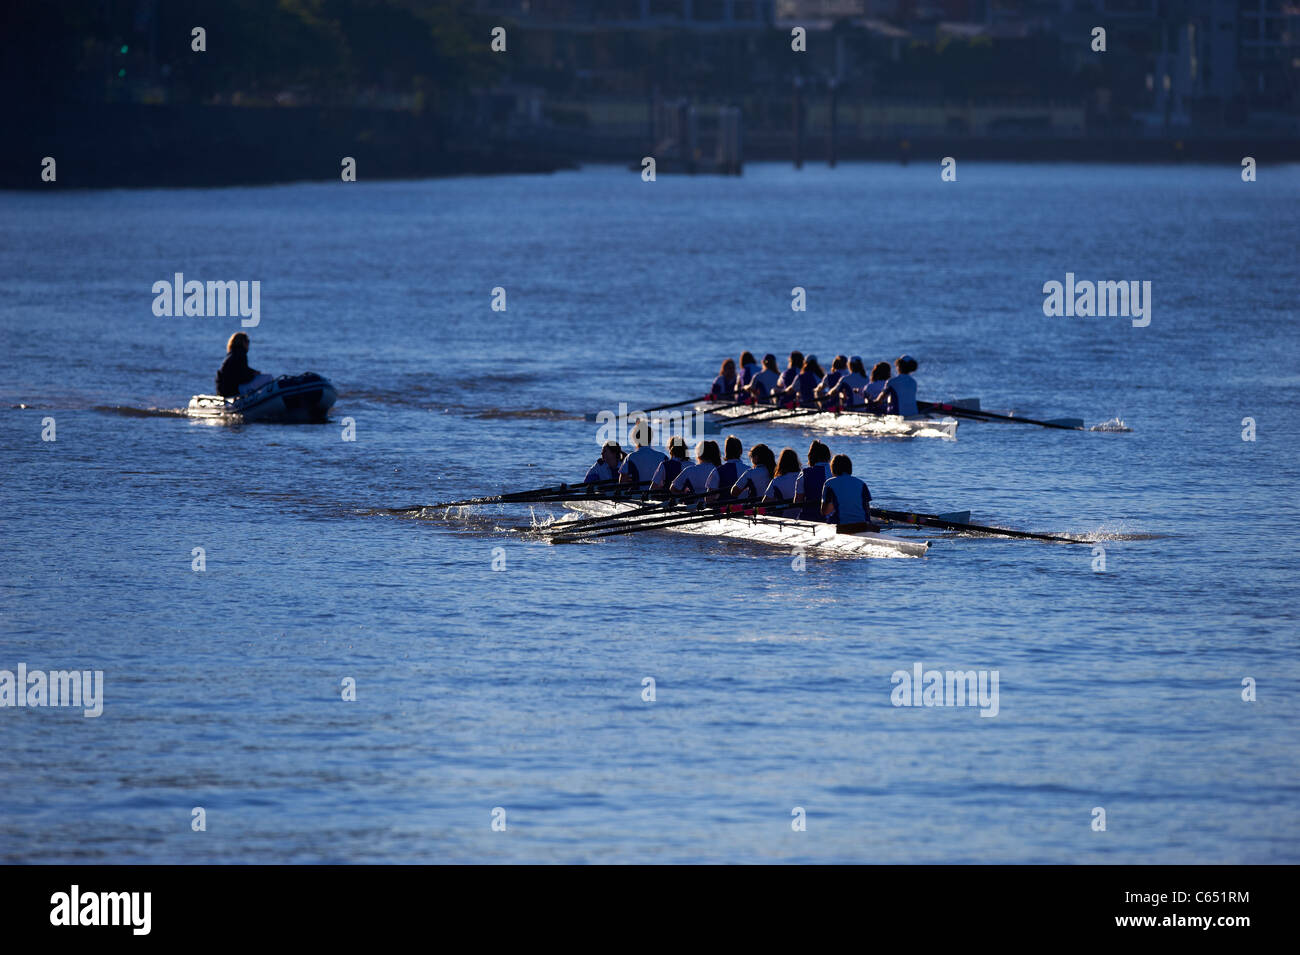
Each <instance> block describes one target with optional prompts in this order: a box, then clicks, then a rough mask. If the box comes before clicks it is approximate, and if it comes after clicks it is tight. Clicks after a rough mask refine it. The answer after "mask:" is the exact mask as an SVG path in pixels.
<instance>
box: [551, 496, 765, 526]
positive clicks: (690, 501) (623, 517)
mask: <svg viewBox="0 0 1300 955" xmlns="http://www.w3.org/2000/svg"><path fill="white" fill-rule="evenodd" d="M709 493H713V492H705V493H703V494H684V495H676V496H674V497H672V498H670V499H668V500H664V501H658V502H656V503H654V504H646V505H644V506H642V507H634V508H632V509H630V510H626V511H613V512H611V513H609V514H598V515H596V516H595V517H580V518H576V519H574V520H571V521H560V522H556V523H555V524H552V525H551V526H550V530H551V532H552V533H556V534H568V533H570V532H571V531H574V530H583V529H585V528H588V527H596V526H599V525H602V524H629V523H632V522H634V521H637V520H640V519H642V518H649V519H656V518H658V517H662V516H664V515H668V516H672V517H677V516H680V514H681V512H682V511H683V509H685V508H688V507H690V506H691V505H695V506H696V507H695V509H696V510H698V508H699V505H707V506H709V507H710V508H716V507H724V506H729V505H731V504H737V503H740V499H739V498H724V499H722V500H718V501H712V502H710V501H706V500H705V498H706V497H707V496H708V494H709ZM674 512H676V513H674Z"/></svg>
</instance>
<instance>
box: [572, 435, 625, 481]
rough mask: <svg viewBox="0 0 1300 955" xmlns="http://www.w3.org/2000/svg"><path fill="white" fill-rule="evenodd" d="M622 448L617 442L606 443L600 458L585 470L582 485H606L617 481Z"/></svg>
mask: <svg viewBox="0 0 1300 955" xmlns="http://www.w3.org/2000/svg"><path fill="white" fill-rule="evenodd" d="M623 457H624V455H623V447H622V445H620V444H619V443H618V442H617V441H606V442H605V446H604V447H603V448H601V449H600V457H599V458H598V459H597V461H596V463H595V464H593V465H592V466H591V467H590V468H588V469H587V476H586V477H585V478H583V479H582V483H583V484H608V483H609V482H611V481H616V480H618V466H619V465H620V464H622V463H623Z"/></svg>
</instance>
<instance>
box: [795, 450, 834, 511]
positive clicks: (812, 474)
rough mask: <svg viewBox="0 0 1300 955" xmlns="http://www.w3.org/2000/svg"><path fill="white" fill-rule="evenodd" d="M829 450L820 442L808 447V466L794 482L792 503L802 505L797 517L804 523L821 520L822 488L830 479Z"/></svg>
mask: <svg viewBox="0 0 1300 955" xmlns="http://www.w3.org/2000/svg"><path fill="white" fill-rule="evenodd" d="M830 463H831V449H830V448H828V447H826V445H824V444H822V443H821V442H820V441H813V443H812V444H810V445H808V466H807V467H806V468H804V469H803V470H801V471H800V472H799V477H798V478H796V479H795V482H794V502H795V503H796V504H802V505H803V509H802V510H801V511H800V512H799V517H800V518H802V519H803V520H805V521H820V520H821V519H822V509H821V501H822V488H823V487H824V486H825V485H826V481H827V479H829V478H830V476H831V472H830Z"/></svg>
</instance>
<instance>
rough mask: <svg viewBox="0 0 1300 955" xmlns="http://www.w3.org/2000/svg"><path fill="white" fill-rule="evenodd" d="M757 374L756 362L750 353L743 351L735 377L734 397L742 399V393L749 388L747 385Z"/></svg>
mask: <svg viewBox="0 0 1300 955" xmlns="http://www.w3.org/2000/svg"><path fill="white" fill-rule="evenodd" d="M757 374H758V361H757V359H755V358H754V353H753V352H752V351H743V352H741V353H740V371H739V372H738V374H737V376H736V395H737V397H742V398H743V397H744V391H745V389H747V388H748V387H749V383H750V382H751V381H753V380H754V376H755V375H757Z"/></svg>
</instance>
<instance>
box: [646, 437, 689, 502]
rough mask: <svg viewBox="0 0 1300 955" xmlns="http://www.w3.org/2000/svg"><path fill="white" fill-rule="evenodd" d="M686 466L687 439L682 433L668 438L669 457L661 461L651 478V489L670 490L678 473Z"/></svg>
mask: <svg viewBox="0 0 1300 955" xmlns="http://www.w3.org/2000/svg"><path fill="white" fill-rule="evenodd" d="M684 467H686V439H685V438H683V437H682V436H681V435H680V434H675V435H673V436H672V437H670V438H669V439H668V457H666V458H664V459H663V460H662V461H661V462H659V467H657V468H655V473H654V477H652V478H651V479H650V490H652V491H666V490H668V487H669V485H671V484H672V483H673V481H675V480H676V479H677V475H679V474H681V473H682V468H684Z"/></svg>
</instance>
